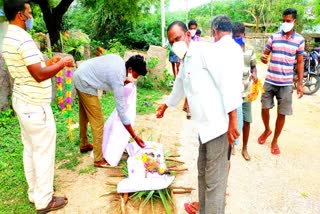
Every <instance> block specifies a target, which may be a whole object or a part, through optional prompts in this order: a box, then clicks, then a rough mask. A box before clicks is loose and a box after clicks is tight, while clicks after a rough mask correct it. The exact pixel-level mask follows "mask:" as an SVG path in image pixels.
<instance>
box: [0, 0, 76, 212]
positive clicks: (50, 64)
mask: <svg viewBox="0 0 320 214" xmlns="http://www.w3.org/2000/svg"><path fill="white" fill-rule="evenodd" d="M3 8H4V12H5V15H6V18H7V20H8V21H9V26H8V29H7V32H6V34H5V36H4V39H3V47H2V48H3V49H2V54H3V57H4V59H5V62H6V64H7V67H8V71H9V73H10V75H11V76H12V78H13V80H14V83H13V92H12V106H13V109H14V111H15V112H16V115H17V117H18V120H19V123H20V129H21V138H22V143H23V148H24V150H23V165H24V173H25V177H26V180H27V183H28V198H29V201H30V202H31V203H34V204H35V207H36V209H37V212H38V213H47V212H49V211H51V210H56V209H60V208H62V207H64V206H65V205H66V204H67V203H68V200H67V198H66V197H57V196H53V177H54V162H55V148H56V126H55V121H54V117H53V113H52V109H51V106H50V102H51V94H52V93H51V90H52V89H51V77H53V76H55V75H56V74H57V73H58V72H59V71H60V70H61V69H63V68H64V67H65V66H68V67H73V59H72V57H64V58H61V57H55V58H52V59H50V60H48V61H44V58H43V56H42V54H41V52H40V51H39V49H38V48H37V46H36V44H35V43H34V41H33V40H32V38H31V36H30V34H28V33H27V32H26V30H28V29H31V28H32V23H33V18H32V13H31V12H32V10H31V7H30V3H29V1H26V0H5V1H4V5H3Z"/></svg>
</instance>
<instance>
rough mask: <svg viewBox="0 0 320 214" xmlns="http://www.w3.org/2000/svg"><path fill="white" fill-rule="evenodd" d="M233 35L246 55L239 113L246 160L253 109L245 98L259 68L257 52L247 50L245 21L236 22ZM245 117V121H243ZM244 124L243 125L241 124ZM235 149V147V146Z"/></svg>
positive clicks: (243, 153)
mask: <svg viewBox="0 0 320 214" xmlns="http://www.w3.org/2000/svg"><path fill="white" fill-rule="evenodd" d="M232 37H233V39H234V41H235V42H236V43H238V44H239V45H240V46H241V48H242V50H243V55H244V70H243V76H242V83H243V86H244V91H243V92H242V98H243V103H242V106H241V107H240V108H239V109H238V111H240V113H241V114H240V116H241V117H240V118H239V114H238V122H241V123H242V122H243V127H242V141H243V144H242V152H241V154H242V156H243V158H244V159H245V160H247V161H249V160H250V159H251V158H250V155H249V153H248V149H247V145H248V139H249V134H250V123H252V111H251V102H250V101H248V102H246V101H245V100H244V98H245V97H246V96H247V95H248V94H249V93H250V79H251V80H253V81H254V82H257V81H258V78H257V68H256V54H255V53H254V51H253V50H246V48H245V43H244V37H245V26H244V24H243V23H239V22H237V23H234V24H233V26H232ZM241 119H243V121H241ZM241 126H242V125H241ZM238 142H239V138H237V140H236V142H234V144H235V145H237V144H238ZM233 151H234V147H233Z"/></svg>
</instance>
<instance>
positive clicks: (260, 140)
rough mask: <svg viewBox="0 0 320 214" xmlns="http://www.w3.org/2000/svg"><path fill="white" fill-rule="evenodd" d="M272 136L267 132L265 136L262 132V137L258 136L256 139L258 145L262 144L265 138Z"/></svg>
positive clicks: (270, 132)
mask: <svg viewBox="0 0 320 214" xmlns="http://www.w3.org/2000/svg"><path fill="white" fill-rule="evenodd" d="M271 134H272V131H269V132H268V134H267V135H264V132H263V133H262V135H260V137H259V138H258V143H259V144H261V145H262V144H264V143H265V142H266V140H267V138H268V137H269V136H270V135H271Z"/></svg>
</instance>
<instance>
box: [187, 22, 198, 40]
mask: <svg viewBox="0 0 320 214" xmlns="http://www.w3.org/2000/svg"><path fill="white" fill-rule="evenodd" d="M188 29H189V31H190V33H191V39H192V40H193V41H200V37H199V36H198V35H197V34H196V33H197V29H198V24H197V22H196V20H191V21H189V23H188Z"/></svg>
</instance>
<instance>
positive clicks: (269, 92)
mask: <svg viewBox="0 0 320 214" xmlns="http://www.w3.org/2000/svg"><path fill="white" fill-rule="evenodd" d="M296 21H297V10H295V9H293V8H288V9H286V10H284V11H283V13H282V22H283V23H282V30H281V31H280V32H277V33H275V34H273V35H271V36H270V38H269V39H268V42H267V44H266V49H265V50H264V53H263V55H262V56H261V61H262V62H263V63H265V64H266V63H267V62H268V56H269V54H270V53H272V55H271V59H270V64H269V68H268V72H267V76H266V79H265V83H264V86H263V88H264V91H265V92H264V93H263V94H262V96H261V103H262V110H261V116H262V120H263V124H264V127H265V130H264V132H263V133H262V134H261V135H260V137H259V138H258V143H259V144H264V143H265V142H266V140H267V138H268V136H270V135H271V133H272V131H271V129H270V126H269V119H270V115H269V109H271V108H273V106H274V101H273V99H274V97H276V98H277V101H278V116H277V120H276V127H275V132H274V136H273V139H272V142H271V153H272V154H274V155H279V154H280V149H279V146H278V137H279V136H280V133H281V130H282V128H283V126H284V123H285V118H286V115H292V92H293V89H292V80H293V66H294V62H295V60H297V73H298V84H297V94H298V98H301V97H302V96H303V89H302V80H303V69H304V68H303V67H304V65H303V51H304V45H305V43H304V38H303V37H302V36H301V35H300V34H298V33H297V32H296V31H295V30H294V25H295V23H296Z"/></svg>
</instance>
